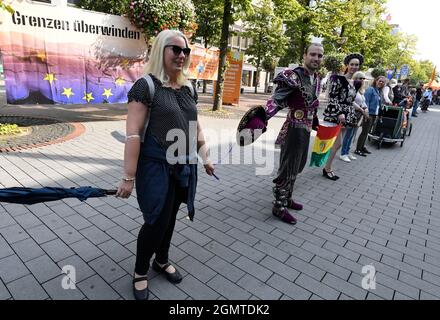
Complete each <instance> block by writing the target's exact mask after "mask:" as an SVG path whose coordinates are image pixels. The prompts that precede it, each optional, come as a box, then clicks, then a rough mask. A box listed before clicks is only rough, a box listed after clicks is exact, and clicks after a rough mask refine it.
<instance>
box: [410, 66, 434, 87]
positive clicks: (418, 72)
mask: <svg viewBox="0 0 440 320" xmlns="http://www.w3.org/2000/svg"><path fill="white" fill-rule="evenodd" d="M409 68H410V76H409V78H410V80H411V84H413V85H417V84H420V83H427V82H428V81H429V80H430V79H431V75H432V71H433V69H434V64H433V63H432V62H431V61H429V60H422V61H416V60H412V61H410V63H409Z"/></svg>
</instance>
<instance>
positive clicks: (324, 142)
mask: <svg viewBox="0 0 440 320" xmlns="http://www.w3.org/2000/svg"><path fill="white" fill-rule="evenodd" d="M340 130H341V126H340V125H338V124H336V123H329V122H328V123H325V124H324V125H321V124H320V125H319V127H318V133H317V134H316V137H315V143H314V144H313V150H312V157H311V159H310V166H311V167H313V166H315V167H322V166H323V165H324V164H325V163H326V162H327V159H328V157H329V155H330V151H331V149H332V146H333V144H334V143H335V141H336V138H337V136H338V134H339V131H340Z"/></svg>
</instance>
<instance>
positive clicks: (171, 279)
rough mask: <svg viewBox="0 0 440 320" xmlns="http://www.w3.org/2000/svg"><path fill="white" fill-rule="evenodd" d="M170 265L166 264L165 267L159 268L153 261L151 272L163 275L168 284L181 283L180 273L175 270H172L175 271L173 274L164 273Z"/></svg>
mask: <svg viewBox="0 0 440 320" xmlns="http://www.w3.org/2000/svg"><path fill="white" fill-rule="evenodd" d="M170 265H171V264H169V263H167V264H166V265H164V266H163V267H161V266H160V265H159V264H158V263H157V262H156V260H154V261H153V265H152V266H153V270H154V271H157V272H159V273H163V274H165V276H166V277H167V279H168V281H169V282H172V283H179V282H181V281H182V275H181V274H180V272H179V271H178V270H177V269H176V268H174V269H176V271H175V272H173V273H169V272H167V271H165V270H166V269H167V268H168V267H169V266H170Z"/></svg>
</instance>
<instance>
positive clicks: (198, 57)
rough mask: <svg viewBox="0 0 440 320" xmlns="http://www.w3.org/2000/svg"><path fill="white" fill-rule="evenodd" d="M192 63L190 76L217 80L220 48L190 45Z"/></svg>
mask: <svg viewBox="0 0 440 320" xmlns="http://www.w3.org/2000/svg"><path fill="white" fill-rule="evenodd" d="M190 48H191V64H190V65H189V70H188V71H189V78H190V79H199V80H216V79H217V73H218V57H219V51H218V49H215V50H213V49H206V48H203V47H202V46H200V45H197V44H196V45H190Z"/></svg>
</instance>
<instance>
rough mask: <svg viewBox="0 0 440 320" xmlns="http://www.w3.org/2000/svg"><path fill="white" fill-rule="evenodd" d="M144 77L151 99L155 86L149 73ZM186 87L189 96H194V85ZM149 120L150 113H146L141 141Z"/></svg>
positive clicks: (151, 98)
mask: <svg viewBox="0 0 440 320" xmlns="http://www.w3.org/2000/svg"><path fill="white" fill-rule="evenodd" d="M144 79H145V80H146V81H147V84H148V91H149V93H150V100H151V101H153V99H154V94H155V91H156V87H155V86H154V82H153V78H151V76H150V75H149V74H146V75H145V76H144ZM188 88H189V91H190V92H191V96H192V97H193V98H194V96H195V91H194V87H193V86H192V85H190V86H188ZM149 122H150V113H148V115H147V117H146V119H145V124H144V130H143V132H142V135H141V142H144V138H145V134H146V133H147V128H148V123H149Z"/></svg>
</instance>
